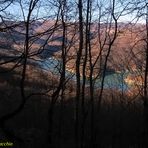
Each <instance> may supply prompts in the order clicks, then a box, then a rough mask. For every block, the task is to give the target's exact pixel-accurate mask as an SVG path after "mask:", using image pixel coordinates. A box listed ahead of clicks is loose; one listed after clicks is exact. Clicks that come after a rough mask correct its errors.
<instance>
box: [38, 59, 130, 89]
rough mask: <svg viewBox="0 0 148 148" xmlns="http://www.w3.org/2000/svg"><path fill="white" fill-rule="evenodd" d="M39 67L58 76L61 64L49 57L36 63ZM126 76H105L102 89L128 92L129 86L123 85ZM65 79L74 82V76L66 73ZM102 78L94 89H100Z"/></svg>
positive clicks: (118, 74)
mask: <svg viewBox="0 0 148 148" xmlns="http://www.w3.org/2000/svg"><path fill="white" fill-rule="evenodd" d="M38 64H39V66H40V67H41V68H42V69H43V70H45V71H50V72H52V73H53V74H54V75H59V74H60V67H61V62H60V61H59V60H57V59H55V58H54V57H50V58H48V59H46V60H43V61H41V62H39V63H38ZM126 76H127V73H112V74H107V75H106V76H105V79H104V88H106V89H118V90H122V91H126V90H128V88H129V86H128V85H127V84H126V83H125V81H124V78H125V77H126ZM66 77H69V78H71V79H72V80H74V81H75V80H76V75H75V74H73V73H71V72H69V71H66ZM101 81H102V78H98V79H96V81H95V88H100V87H101ZM86 84H87V85H89V80H87V81H86Z"/></svg>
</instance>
